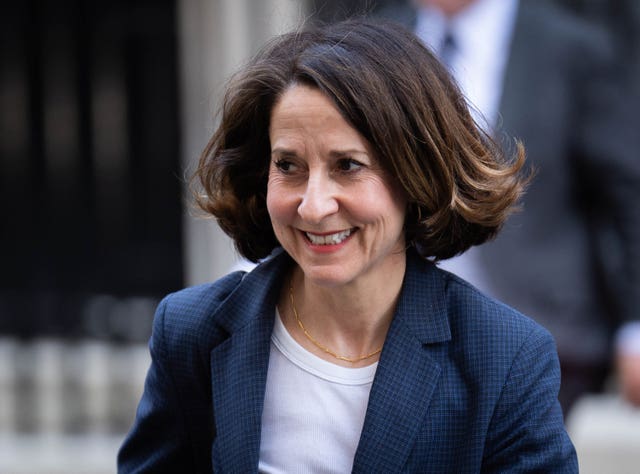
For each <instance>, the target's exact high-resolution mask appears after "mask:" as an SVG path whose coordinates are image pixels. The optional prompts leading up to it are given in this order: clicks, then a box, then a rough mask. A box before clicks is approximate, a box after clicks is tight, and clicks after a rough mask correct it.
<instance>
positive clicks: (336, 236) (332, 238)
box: [304, 229, 355, 245]
mask: <svg viewBox="0 0 640 474" xmlns="http://www.w3.org/2000/svg"><path fill="white" fill-rule="evenodd" d="M354 230H355V229H347V230H342V231H340V232H335V233H333V234H323V235H319V234H312V233H311V232H305V233H304V234H305V235H306V236H307V239H309V241H310V242H311V243H312V244H313V245H337V244H339V243H341V242H343V241H344V240H345V239H346V238H347V237H349V236H350V235H351V233H352V232H353V231H354Z"/></svg>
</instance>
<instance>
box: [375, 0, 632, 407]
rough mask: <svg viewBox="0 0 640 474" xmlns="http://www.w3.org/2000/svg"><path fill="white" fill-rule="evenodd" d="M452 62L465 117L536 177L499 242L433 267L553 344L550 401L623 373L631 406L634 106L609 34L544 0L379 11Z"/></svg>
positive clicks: (435, 3) (567, 401) (456, 2)
mask: <svg viewBox="0 0 640 474" xmlns="http://www.w3.org/2000/svg"><path fill="white" fill-rule="evenodd" d="M380 14H381V15H383V16H387V17H391V18H393V19H394V20H396V21H399V22H401V23H403V24H404V25H406V26H408V27H410V28H412V29H413V31H414V32H415V33H416V34H417V35H418V36H419V37H420V38H421V39H422V40H423V41H424V42H425V43H426V44H428V45H429V46H430V47H431V48H432V49H433V50H434V51H435V52H436V53H437V54H438V55H439V56H440V58H441V59H442V60H443V61H444V62H445V63H446V64H447V65H448V66H449V68H450V70H451V71H452V73H453V74H454V76H455V77H456V79H457V81H458V82H459V85H460V86H461V88H462V89H463V91H464V92H465V94H466V96H467V99H468V100H469V102H470V103H471V104H472V107H473V108H474V110H475V118H476V119H477V120H478V121H479V123H480V124H481V126H483V127H484V128H485V129H486V130H487V131H488V132H489V133H491V134H493V135H494V136H495V137H496V139H498V140H500V139H501V137H502V135H503V134H504V133H506V134H507V135H508V136H510V137H517V138H518V139H520V140H522V142H523V143H524V145H525V147H526V150H527V159H528V161H529V163H530V164H531V165H533V167H534V168H535V169H536V171H537V175H536V178H535V179H534V180H533V183H532V185H531V188H530V190H529V192H528V193H527V195H526V196H525V198H524V201H523V202H524V205H523V207H524V210H523V212H522V213H519V214H517V215H514V216H513V217H512V218H511V219H510V220H509V222H508V223H507V225H506V226H505V229H504V231H503V232H502V233H501V234H500V235H499V236H498V238H497V239H496V240H495V241H494V242H491V243H490V244H488V245H485V246H482V247H474V248H472V249H471V250H470V251H468V252H466V253H465V254H464V255H462V256H460V257H458V258H456V259H453V260H451V261H448V262H445V263H444V264H443V266H444V267H445V268H448V269H450V270H452V271H453V272H455V273H458V274H459V275H461V276H462V277H464V278H466V279H467V280H469V281H470V282H472V283H473V284H475V285H476V286H477V287H479V288H480V289H481V290H484V291H485V292H487V293H489V294H491V295H493V296H495V297H497V298H499V299H501V300H503V301H505V302H507V303H508V304H510V305H512V306H514V307H516V308H517V309H519V310H520V311H523V312H524V313H525V314H528V315H531V316H533V317H534V318H535V319H536V320H537V321H538V322H540V323H542V324H543V325H544V326H545V327H546V328H548V329H549V330H550V331H551V333H552V334H553V336H554V337H555V339H556V342H557V345H558V352H559V355H560V362H561V366H562V387H561V390H560V401H561V403H562V405H563V408H564V411H565V414H566V413H567V412H568V411H569V409H570V408H571V406H572V405H573V403H574V402H575V400H576V399H577V398H578V397H579V396H581V395H583V394H585V393H589V392H600V391H601V390H603V388H604V384H605V382H606V381H607V380H608V379H609V377H610V375H611V366H612V363H613V361H614V354H615V352H616V347H615V341H616V337H617V341H618V345H617V350H618V357H619V362H620V363H619V364H618V368H619V380H620V382H621V389H622V393H623V394H624V395H625V396H626V397H627V399H628V400H630V401H632V402H634V403H636V404H640V373H639V372H640V367H638V365H637V364H638V357H637V355H636V354H638V353H639V352H640V337H639V336H640V330H639V328H638V324H639V323H638V322H637V320H638V317H639V314H640V309H639V308H640V206H639V205H638V202H640V170H639V168H640V159H639V157H638V153H639V151H638V150H639V149H640V147H639V144H638V140H637V120H636V118H635V117H636V115H637V112H638V109H637V106H638V105H639V104H638V102H637V100H636V97H637V96H636V95H633V94H632V92H631V90H629V89H625V88H623V87H621V84H623V83H624V82H623V80H622V79H623V69H624V68H623V67H622V65H621V63H619V62H618V61H617V60H618V59H619V58H618V57H617V56H616V54H617V51H616V50H615V49H614V48H613V47H612V43H611V41H610V38H609V36H608V35H607V34H606V33H605V32H604V31H601V30H600V29H598V28H596V26H595V25H593V24H591V23H588V22H586V21H585V20H582V19H579V18H578V17H577V16H576V15H574V14H572V13H570V12H569V11H566V10H564V9H562V8H561V7H559V6H557V5H555V4H554V2H550V1H545V0H521V1H518V0H416V1H413V2H411V1H407V2H397V3H396V4H393V5H390V6H389V7H388V8H386V9H383V11H382V12H381V13H380Z"/></svg>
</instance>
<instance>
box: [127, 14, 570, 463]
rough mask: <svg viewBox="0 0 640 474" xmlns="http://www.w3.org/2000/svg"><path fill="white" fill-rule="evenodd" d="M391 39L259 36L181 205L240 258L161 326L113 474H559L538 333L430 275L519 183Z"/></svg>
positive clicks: (379, 33)
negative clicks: (190, 200) (219, 232)
mask: <svg viewBox="0 0 640 474" xmlns="http://www.w3.org/2000/svg"><path fill="white" fill-rule="evenodd" d="M514 149H515V155H514V157H513V158H512V157H511V156H510V155H508V154H507V153H505V152H504V151H503V149H502V148H501V147H499V146H498V145H497V144H495V143H494V142H493V141H491V139H489V138H488V137H487V136H486V135H485V134H484V133H483V132H482V131H481V130H480V129H479V128H478V127H477V126H476V124H475V123H474V121H473V119H472V118H471V116H470V114H469V111H468V110H467V107H466V105H465V101H464V98H463V97H462V95H461V94H460V92H459V91H458V89H457V87H456V86H455V84H454V83H453V82H452V80H451V78H450V77H449V75H448V73H447V72H446V70H445V69H444V68H443V67H442V66H441V65H440V64H439V63H438V61H437V60H436V59H435V58H434V56H433V55H432V54H431V53H430V52H429V51H428V50H427V49H426V48H425V47H424V46H422V45H421V43H420V41H419V40H418V39H417V38H416V37H414V36H413V35H412V34H411V33H409V32H407V31H406V30H404V29H402V28H400V27H398V26H394V25H392V24H388V23H378V22H372V21H368V20H351V21H347V22H343V23H339V24H335V25H332V26H323V27H318V28H314V27H309V28H306V29H304V30H302V31H296V32H294V33H291V34H285V35H282V36H279V37H277V38H275V39H274V40H273V41H272V42H271V43H270V44H269V45H267V46H266V47H265V48H264V49H263V50H262V51H261V52H260V53H259V54H258V55H257V56H256V57H255V58H254V59H253V61H252V62H251V63H250V64H248V65H247V66H246V67H245V68H244V69H243V70H242V71H241V72H240V73H239V74H238V75H237V76H236V77H235V78H234V79H233V80H232V81H231V82H230V83H229V86H228V90H227V94H226V98H225V102H224V105H223V109H222V117H221V122H220V126H219V128H218V129H217V130H216V132H215V133H214V135H213V137H212V138H211V140H210V142H209V144H208V146H207V148H206V149H205V151H204V153H203V155H202V157H201V160H200V165H199V169H198V171H197V174H196V179H197V186H196V194H195V195H196V197H197V201H198V204H199V205H200V206H201V207H202V209H203V210H204V211H206V212H207V213H209V214H210V215H212V216H214V217H215V218H216V219H217V220H218V222H219V223H220V225H221V227H222V228H223V229H224V230H225V231H226V232H227V233H228V234H229V235H230V236H231V237H232V238H233V239H234V241H235V243H236V246H237V248H238V250H239V251H240V252H241V253H242V254H243V255H244V256H245V257H247V258H249V259H252V260H254V261H258V260H263V261H262V262H261V263H260V264H259V265H258V266H257V267H256V268H255V269H254V270H253V271H251V272H250V273H244V272H236V273H232V274H230V275H228V276H226V277H225V278H223V279H221V280H219V281H217V282H214V283H212V284H209V285H204V286H200V287H195V288H189V289H185V290H183V291H181V292H178V293H176V294H173V295H170V296H169V297H167V298H166V299H165V300H164V301H163V302H162V303H161V305H160V307H159V308H158V311H157V313H156V318H155V322H154V332H153V336H152V340H151V344H150V347H151V354H152V365H151V368H150V369H149V375H148V377H147V384H146V388H145V393H144V395H143V398H142V400H141V402H140V407H139V410H138V415H137V418H136V421H135V424H134V426H133V428H132V431H131V433H130V435H129V437H128V438H127V440H126V441H125V443H124V445H123V447H122V449H121V451H120V455H119V466H120V470H121V472H133V471H138V470H147V469H148V470H150V471H154V472H155V471H168V472H170V471H172V470H180V471H189V472H210V471H211V469H212V468H213V470H214V471H216V472H218V471H220V472H258V471H259V472H336V473H338V472H350V471H353V472H510V471H514V472H515V471H517V472H522V471H539V472H575V471H577V462H576V458H575V452H574V450H573V446H572V444H571V441H570V440H569V438H568V436H567V434H566V432H565V430H564V425H563V419H562V412H561V409H560V406H559V404H558V401H557V398H556V397H557V390H558V387H559V382H560V374H559V368H558V361H557V355H556V352H555V347H554V344H553V340H552V338H551V336H550V335H549V334H548V332H546V331H545V330H544V329H543V328H541V327H540V326H538V325H536V324H535V323H534V322H533V321H531V320H530V319H528V318H526V317H525V316H523V315H521V314H519V313H517V312H516V311H515V310H513V309H511V308H508V307H507V306H505V305H502V304H500V303H497V302H495V301H493V300H491V299H489V298H487V297H486V296H484V295H482V294H481V293H479V292H478V291H477V290H475V289H474V288H472V287H471V286H470V285H468V284H467V283H466V282H464V281H462V280H460V279H459V278H457V277H455V276H453V275H451V274H449V273H447V272H444V271H442V270H440V269H438V267H437V265H436V264H437V262H438V260H440V259H443V258H447V257H450V256H452V255H455V254H457V253H460V252H463V251H465V250H466V249H467V248H469V247H470V246H471V245H477V244H481V243H483V242H484V241H486V240H487V239H489V238H491V237H493V236H494V235H495V234H496V232H497V231H498V230H499V229H500V227H501V226H502V224H503V222H504V221H505V219H506V218H507V217H508V215H509V213H510V212H511V211H512V210H513V208H514V205H515V204H516V202H517V200H518V198H519V196H520V195H521V193H522V192H523V188H524V185H525V184H526V180H527V178H526V177H523V175H522V173H521V170H522V167H523V164H524V151H523V149H522V146H521V145H519V144H516V146H515V147H514Z"/></svg>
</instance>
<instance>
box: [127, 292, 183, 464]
mask: <svg viewBox="0 0 640 474" xmlns="http://www.w3.org/2000/svg"><path fill="white" fill-rule="evenodd" d="M168 299H169V297H167V298H165V299H164V300H163V301H162V302H161V303H160V304H159V306H158V309H157V310H156V314H155V317H154V323H153V331H152V335H151V340H150V342H149V350H150V352H151V367H150V368H149V371H148V373H147V377H146V380H145V385H144V393H143V396H142V399H141V401H140V403H139V405H138V410H137V413H136V419H135V422H134V425H133V427H132V429H131V431H130V433H129V435H128V436H127V438H126V439H125V441H124V444H123V445H122V447H121V448H120V451H119V453H118V472H119V473H134V472H135V473H142V472H154V473H162V472H167V473H169V472H195V468H194V466H193V465H192V463H193V457H192V456H191V453H190V450H189V442H188V438H189V432H188V430H187V429H186V421H185V420H184V419H183V411H182V410H181V409H180V401H179V394H178V390H177V387H176V384H175V381H174V378H173V377H172V374H171V369H170V362H169V358H168V355H167V347H166V345H165V341H164V324H165V312H166V308H167V301H168Z"/></svg>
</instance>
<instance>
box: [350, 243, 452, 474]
mask: <svg viewBox="0 0 640 474" xmlns="http://www.w3.org/2000/svg"><path fill="white" fill-rule="evenodd" d="M445 285H446V281H445V278H444V276H443V274H442V272H441V271H440V270H438V269H437V268H436V267H435V265H433V264H432V263H430V262H426V261H423V260H422V259H420V258H419V257H418V256H417V255H416V254H415V253H414V252H411V251H410V252H409V254H408V256H407V272H406V275H405V281H404V283H403V287H402V293H401V295H400V300H399V302H398V307H397V309H396V314H395V316H394V320H393V322H392V323H391V327H390V328H389V333H388V334H387V339H386V341H385V345H384V348H383V350H382V354H381V355H380V361H379V363H378V369H377V371H376V376H375V379H374V381H373V386H372V387H371V393H370V395H369V404H368V406H367V413H366V416H365V421H364V426H363V429H362V434H361V437H360V443H359V445H358V449H357V451H356V456H355V459H354V465H353V472H363V473H364V472H401V471H402V467H403V466H404V465H405V463H406V461H407V458H408V457H409V455H410V453H411V450H412V449H413V445H414V440H415V438H416V436H417V435H418V433H419V431H420V428H421V426H423V420H424V418H425V417H426V416H427V410H428V408H429V404H430V401H431V397H432V396H433V392H434V389H435V387H436V385H437V382H438V379H439V377H440V373H441V370H442V369H441V367H440V364H438V363H437V362H436V360H435V359H434V358H433V357H432V354H431V351H432V350H434V348H433V347H434V345H438V344H439V343H442V342H446V341H448V340H449V339H451V331H450V328H449V322H448V318H447V308H446V298H445V292H446V287H445ZM399 439H401V440H403V442H402V443H398V440H399Z"/></svg>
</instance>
